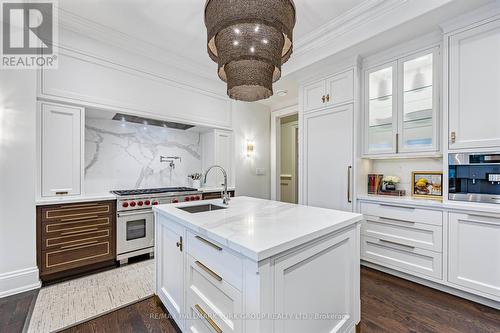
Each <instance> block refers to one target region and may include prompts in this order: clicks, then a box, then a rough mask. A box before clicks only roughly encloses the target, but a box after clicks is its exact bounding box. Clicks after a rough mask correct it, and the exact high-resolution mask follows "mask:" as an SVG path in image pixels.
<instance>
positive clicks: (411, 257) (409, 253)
mask: <svg viewBox="0 0 500 333" xmlns="http://www.w3.org/2000/svg"><path fill="white" fill-rule="evenodd" d="M361 259H363V260H366V261H370V262H373V263H375V264H379V265H382V266H387V267H389V268H392V269H396V270H400V271H403V272H407V273H420V274H423V275H427V276H430V277H433V278H437V279H441V278H442V254H441V253H436V252H432V251H428V250H423V249H418V248H412V247H409V246H406V245H399V244H396V243H393V242H388V241H384V240H380V239H378V238H372V237H366V236H361Z"/></svg>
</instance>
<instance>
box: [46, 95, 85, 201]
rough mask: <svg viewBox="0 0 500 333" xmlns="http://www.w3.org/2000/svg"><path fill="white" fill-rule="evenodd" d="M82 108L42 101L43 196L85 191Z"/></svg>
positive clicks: (77, 193)
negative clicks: (83, 182)
mask: <svg viewBox="0 0 500 333" xmlns="http://www.w3.org/2000/svg"><path fill="white" fill-rule="evenodd" d="M83 112H84V110H83V109H82V108H78V107H72V106H64V105H58V104H51V103H45V102H44V103H41V104H40V117H39V119H40V126H39V129H40V136H39V138H40V146H39V151H40V153H39V156H40V166H39V167H40V171H39V174H40V187H41V191H40V192H41V196H42V197H52V196H60V195H79V194H81V189H82V181H83V166H82V156H83V143H84V139H83V133H84V131H83V119H84V116H83Z"/></svg>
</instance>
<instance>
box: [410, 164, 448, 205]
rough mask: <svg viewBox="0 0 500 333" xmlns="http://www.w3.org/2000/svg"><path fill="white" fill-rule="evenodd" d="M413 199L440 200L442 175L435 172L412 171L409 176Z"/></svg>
mask: <svg viewBox="0 0 500 333" xmlns="http://www.w3.org/2000/svg"><path fill="white" fill-rule="evenodd" d="M411 179H412V184H413V185H412V191H411V194H412V196H414V197H419V198H426V199H434V200H442V199H443V173H442V172H435V171H414V172H412V175H411Z"/></svg>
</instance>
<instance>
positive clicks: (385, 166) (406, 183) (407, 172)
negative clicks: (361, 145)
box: [364, 158, 443, 195]
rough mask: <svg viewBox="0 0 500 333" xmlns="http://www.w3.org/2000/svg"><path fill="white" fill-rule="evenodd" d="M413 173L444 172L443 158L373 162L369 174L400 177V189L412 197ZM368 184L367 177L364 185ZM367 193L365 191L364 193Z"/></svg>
mask: <svg viewBox="0 0 500 333" xmlns="http://www.w3.org/2000/svg"><path fill="white" fill-rule="evenodd" d="M413 171H443V160H442V159H441V158H419V159H387V160H373V162H372V166H371V167H370V171H369V172H370V173H380V174H383V175H384V176H399V177H400V178H401V183H400V184H398V189H399V190H405V191H406V195H411V183H412V180H411V173H412V172H413ZM367 182H368V180H367V179H366V177H365V182H364V184H367ZM365 187H366V186H365ZM366 191H367V190H366V189H365V192H364V193H366Z"/></svg>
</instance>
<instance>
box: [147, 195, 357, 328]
mask: <svg viewBox="0 0 500 333" xmlns="http://www.w3.org/2000/svg"><path fill="white" fill-rule="evenodd" d="M208 203H209V204H212V205H217V206H220V207H223V208H222V209H217V210H211V211H206V212H198V213H189V212H188V211H185V210H183V209H179V208H185V207H189V206H198V205H200V204H208ZM187 209H188V210H189V208H187ZM154 211H155V223H156V238H157V246H156V252H155V261H156V269H157V280H158V281H157V294H158V295H159V296H160V299H161V301H162V302H163V303H164V304H165V306H166V307H167V309H168V310H169V312H170V313H171V314H173V315H174V316H173V317H174V320H175V321H176V322H177V323H178V324H179V326H180V327H181V329H182V331H183V332H191V333H192V332H235V333H236V332H240V333H241V332H252V333H273V332H287V333H288V332H339V333H348V332H354V330H355V325H356V324H357V323H358V322H359V320H360V313H359V308H360V296H359V287H360V286H359V269H360V266H359V265H360V259H359V244H360V238H359V237H360V236H359V235H360V223H361V220H362V215H360V214H354V213H350V212H342V211H335V210H329V209H323V208H314V207H307V206H300V205H294V204H289V203H283V202H276V201H269V200H262V199H256V198H249V197H236V198H234V199H233V200H231V202H230V204H229V205H227V206H221V203H220V200H210V201H208V200H207V201H205V202H204V203H200V202H189V203H179V204H169V205H160V206H157V207H154ZM172 228H175V230H177V229H179V228H180V229H182V230H177V231H175V232H172V231H165V230H172ZM180 235H185V236H186V247H185V248H183V252H181V251H179V249H178V248H177V246H176V245H175V244H176V243H177V242H179V239H178V237H179V236H180ZM181 257H182V258H181ZM182 272H184V273H182ZM181 277H183V281H180V278H181ZM169 280H170V281H169ZM182 295H185V296H184V297H186V302H185V303H184V304H185V306H184V307H183V306H182V301H181V299H182V297H183V296H182ZM172 300H174V301H175V303H176V304H177V306H174V302H173V301H172ZM303 315H307V316H308V317H307V318H304V317H303ZM280 316H281V318H280ZM283 316H286V317H285V318H286V319H283V318H284V317H283ZM325 316H328V317H326V318H325ZM182 318H186V321H185V325H184V322H183V321H182ZM270 318H275V320H269V319H270ZM295 318H299V320H297V319H295Z"/></svg>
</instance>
